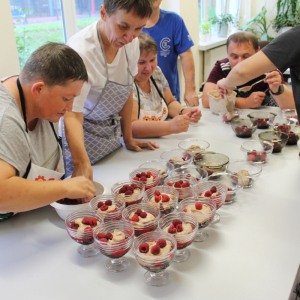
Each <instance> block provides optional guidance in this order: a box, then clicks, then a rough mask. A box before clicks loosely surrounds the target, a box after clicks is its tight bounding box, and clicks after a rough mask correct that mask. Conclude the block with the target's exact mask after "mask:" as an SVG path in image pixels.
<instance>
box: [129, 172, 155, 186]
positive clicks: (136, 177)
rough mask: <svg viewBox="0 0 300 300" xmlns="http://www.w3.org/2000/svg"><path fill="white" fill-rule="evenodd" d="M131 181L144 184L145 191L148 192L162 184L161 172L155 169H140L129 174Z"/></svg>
mask: <svg viewBox="0 0 300 300" xmlns="http://www.w3.org/2000/svg"><path fill="white" fill-rule="evenodd" d="M129 180H130V181H131V182H132V183H135V184H137V183H142V184H143V185H144V187H145V190H148V189H150V188H152V187H154V186H157V185H159V183H160V172H159V170H158V169H153V168H138V169H134V170H133V171H131V172H130V173H129Z"/></svg>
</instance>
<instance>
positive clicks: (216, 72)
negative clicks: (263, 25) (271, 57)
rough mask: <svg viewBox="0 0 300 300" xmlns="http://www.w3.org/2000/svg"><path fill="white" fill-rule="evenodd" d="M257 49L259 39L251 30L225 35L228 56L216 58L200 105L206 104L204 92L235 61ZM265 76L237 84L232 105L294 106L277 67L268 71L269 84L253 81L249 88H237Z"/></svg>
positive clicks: (207, 90) (207, 102)
mask: <svg viewBox="0 0 300 300" xmlns="http://www.w3.org/2000/svg"><path fill="white" fill-rule="evenodd" d="M259 50H260V48H259V45H258V39H257V37H256V36H255V35H254V34H252V33H250V32H237V33H235V34H232V35H231V36H229V37H228V39H227V58H225V59H223V60H220V61H217V62H216V64H215V66H214V68H213V69H212V71H211V73H210V75H209V77H208V79H207V81H206V84H205V87H204V90H203V96H202V105H203V107H209V100H208V95H207V93H208V92H210V91H213V90H216V89H217V87H216V84H217V82H218V80H220V79H222V78H226V77H227V75H228V74H229V72H230V71H231V69H232V68H233V67H234V66H235V65H237V64H238V63H240V62H242V61H243V60H245V59H247V58H249V57H251V56H252V55H254V54H255V53H257V52H258V51H259ZM265 77H266V75H261V76H259V77H257V78H254V79H252V80H251V81H249V82H247V83H245V84H243V85H241V86H238V87H236V88H235V91H236V92H237V96H236V100H235V106H236V107H238V108H256V107H258V106H260V105H266V106H280V107H281V108H292V107H294V103H293V102H294V101H293V96H292V91H290V90H289V89H288V88H287V87H286V86H285V84H284V80H283V76H282V74H281V73H280V72H279V71H278V70H276V71H272V72H271V73H270V74H269V79H271V78H272V80H271V82H270V83H269V84H268V83H266V82H264V81H262V82H260V83H258V84H256V85H254V86H253V87H252V89H251V90H250V91H249V92H239V91H238V89H239V88H240V87H242V86H249V85H252V84H253V83H255V82H257V81H259V80H261V79H264V78H265Z"/></svg>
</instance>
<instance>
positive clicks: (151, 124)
mask: <svg viewBox="0 0 300 300" xmlns="http://www.w3.org/2000/svg"><path fill="white" fill-rule="evenodd" d="M139 42H140V52H141V55H140V58H139V61H138V74H137V75H136V76H135V77H134V80H135V85H134V89H133V99H134V100H135V101H134V103H133V110H132V132H133V136H134V137H138V138H145V137H158V136H164V135H169V134H172V133H180V132H186V131H187V130H188V128H189V124H190V122H193V123H197V122H198V121H199V120H200V117H201V111H200V110H199V109H198V108H194V107H188V108H184V107H183V106H182V105H181V104H180V103H179V102H178V101H176V99H175V98H174V96H173V95H172V92H171V90H170V88H169V84H168V82H167V80H166V78H165V76H164V74H163V73H162V71H161V69H160V68H159V67H158V66H157V45H156V43H155V41H154V40H153V39H152V38H151V37H150V36H149V35H147V34H146V33H141V34H140V35H139ZM167 117H173V119H172V120H170V121H165V120H166V118H167Z"/></svg>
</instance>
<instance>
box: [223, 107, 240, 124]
mask: <svg viewBox="0 0 300 300" xmlns="http://www.w3.org/2000/svg"><path fill="white" fill-rule="evenodd" d="M242 113H243V112H242V110H241V109H238V108H235V109H234V110H233V111H232V112H231V115H229V112H228V110H227V109H226V108H225V109H224V110H222V111H221V112H220V113H219V115H220V116H221V118H222V121H223V123H225V124H230V123H231V121H233V120H235V119H238V118H239V117H240V116H241V115H242Z"/></svg>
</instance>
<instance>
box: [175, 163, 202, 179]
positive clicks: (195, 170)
mask: <svg viewBox="0 0 300 300" xmlns="http://www.w3.org/2000/svg"><path fill="white" fill-rule="evenodd" d="M175 175H185V176H188V177H194V178H196V180H197V181H201V180H207V177H208V173H207V171H205V170H204V169H203V168H200V166H194V165H187V166H182V167H180V168H177V169H174V170H173V171H172V172H171V173H170V176H175Z"/></svg>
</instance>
